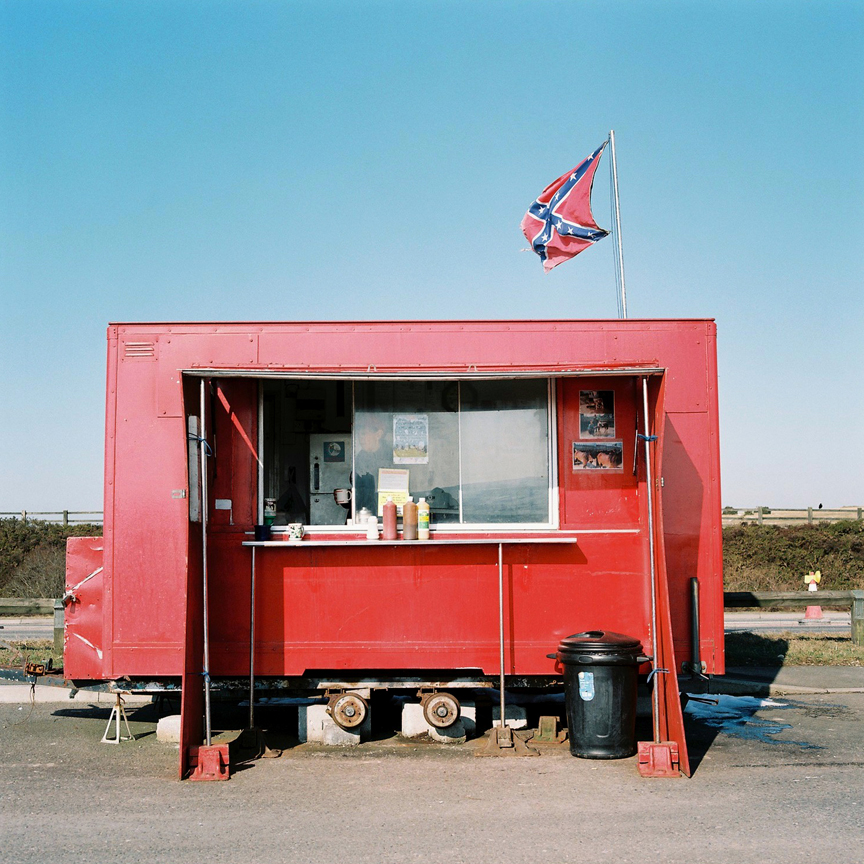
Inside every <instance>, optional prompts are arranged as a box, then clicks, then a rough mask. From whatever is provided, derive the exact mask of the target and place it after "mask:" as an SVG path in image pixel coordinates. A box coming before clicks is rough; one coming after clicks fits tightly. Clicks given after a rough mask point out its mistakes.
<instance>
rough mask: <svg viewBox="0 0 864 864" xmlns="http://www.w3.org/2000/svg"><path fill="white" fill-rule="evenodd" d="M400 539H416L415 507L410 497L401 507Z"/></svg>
mask: <svg viewBox="0 0 864 864" xmlns="http://www.w3.org/2000/svg"><path fill="white" fill-rule="evenodd" d="M402 539H403V540H416V539H417V505H416V504H415V503H414V499H413V498H412V497H411V496H410V495H409V496H408V500H407V501H406V502H405V503H404V504H403V505H402Z"/></svg>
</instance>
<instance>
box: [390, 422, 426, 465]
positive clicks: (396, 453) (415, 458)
mask: <svg viewBox="0 0 864 864" xmlns="http://www.w3.org/2000/svg"><path fill="white" fill-rule="evenodd" d="M393 464H394V465H428V464H429V416H428V415H427V414H394V415H393Z"/></svg>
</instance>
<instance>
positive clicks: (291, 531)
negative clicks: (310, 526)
mask: <svg viewBox="0 0 864 864" xmlns="http://www.w3.org/2000/svg"><path fill="white" fill-rule="evenodd" d="M288 539H289V540H302V539H303V523H302V522H292V523H291V524H290V525H289V526H288Z"/></svg>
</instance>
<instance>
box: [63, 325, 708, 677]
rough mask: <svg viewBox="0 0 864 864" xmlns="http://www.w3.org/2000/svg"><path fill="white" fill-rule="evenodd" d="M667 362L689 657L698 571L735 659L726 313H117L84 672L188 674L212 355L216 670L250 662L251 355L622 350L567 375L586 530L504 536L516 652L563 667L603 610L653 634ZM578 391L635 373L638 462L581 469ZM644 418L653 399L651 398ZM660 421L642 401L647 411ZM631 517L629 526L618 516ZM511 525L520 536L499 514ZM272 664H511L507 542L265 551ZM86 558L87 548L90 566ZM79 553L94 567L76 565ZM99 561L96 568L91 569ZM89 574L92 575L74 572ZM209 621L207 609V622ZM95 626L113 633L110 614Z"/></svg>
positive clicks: (70, 643)
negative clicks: (501, 637) (521, 538)
mask: <svg viewBox="0 0 864 864" xmlns="http://www.w3.org/2000/svg"><path fill="white" fill-rule="evenodd" d="M649 366H650V367H662V368H663V369H665V370H666V371H665V413H664V421H663V423H662V428H659V429H655V430H653V431H654V432H656V433H658V434H659V435H660V436H661V439H662V440H661V442H660V443H661V444H662V446H663V488H662V509H663V526H664V533H663V546H664V549H665V555H666V561H667V566H668V573H669V605H670V610H671V616H672V629H673V634H674V645H675V651H676V656H677V660H678V663H679V668H680V662H681V660H686V659H688V658H689V648H690V646H689V641H690V632H689V579H690V577H691V576H698V577H699V579H700V583H701V588H702V592H701V604H702V608H701V610H700V618H701V623H702V643H701V654H702V659H703V660H705V661H707V664H708V669H709V671H711V672H717V673H720V672H722V671H723V653H722V652H723V608H722V607H723V604H722V562H721V549H720V540H721V538H720V524H721V523H720V488H719V442H718V420H717V373H716V351H715V328H714V324H713V322H711V321H703V320H698V321H633V320H630V321H536V322H516V321H514V322H414V323H410V322H378V323H330V324H328V323H284V324H280V323H243V324H230V325H225V324H149V325H147V324H117V325H112V326H111V327H110V328H109V331H108V389H107V413H106V478H105V537H104V561H103V563H104V571H103V574H102V577H101V580H102V581H101V596H100V599H99V610H100V613H99V614H100V615H101V621H100V627H99V629H98V633H99V638H100V639H101V640H102V642H101V644H100V645H98V646H97V647H98V648H99V651H101V657H100V658H99V660H98V662H96V661H94V656H95V655H94V652H93V651H89V650H88V651H85V650H84V647H86V646H84V647H82V646H79V645H78V644H77V642H79V641H80V640H69V639H67V653H66V670H67V673H66V674H67V675H68V676H69V677H72V678H114V677H118V676H122V675H129V676H160V675H161V676H167V675H180V674H181V673H182V671H183V669H184V644H186V643H187V642H188V640H187V631H188V628H189V627H191V626H193V625H194V621H193V620H192V619H194V616H191V617H190V614H189V611H190V608H189V607H187V603H189V602H193V603H194V602H200V599H196V598H195V597H192V600H191V601H190V591H189V584H190V579H191V580H193V581H194V579H195V578H196V574H198V573H199V572H200V571H199V568H200V561H199V557H200V550H199V549H198V548H197V547H198V546H200V541H198V539H197V538H198V536H199V534H198V532H197V530H196V529H197V526H194V525H193V526H190V524H189V521H188V506H189V500H188V498H187V497H182V496H183V495H185V494H188V478H187V441H186V437H187V433H186V415H187V414H190V413H191V414H197V413H198V407H199V406H198V404H197V399H198V389H197V381H195V380H190V379H189V377H188V376H187V379H186V380H185V381H184V376H183V374H182V373H183V370H202V369H212V370H220V371H221V373H222V374H221V376H220V374H219V373H218V372H214V373H213V375H212V378H213V379H214V387H213V393H212V395H209V394H208V412H209V419H208V423H209V424H210V425H211V426H212V431H213V432H214V433H215V441H216V445H215V451H216V456H215V458H214V460H212V461H213V469H214V474H213V475H212V476H211V481H210V483H211V487H210V492H211V499H212V500H215V499H216V498H226V499H231V501H232V509H231V510H230V511H227V510H212V509H211V517H212V518H211V521H210V525H209V536H210V544H209V547H208V557H209V565H210V574H211V576H210V596H211V603H210V623H211V656H212V672H213V674H214V675H237V674H245V673H246V672H248V632H249V631H248V626H249V578H250V567H249V563H250V552H249V550H248V549H247V548H244V547H241V545H240V544H241V542H242V541H243V540H244V539H249V538H248V535H247V532H249V531H251V529H252V525H253V524H254V522H255V510H256V500H257V456H258V454H257V453H256V447H257V441H258V429H257V416H258V415H257V399H258V384H257V381H256V380H255V379H254V378H231V377H230V375H231V373H232V371H236V370H262V371H267V370H269V371H286V372H291V371H293V372H298V373H302V372H310V371H321V372H341V373H345V374H349V373H351V372H356V373H358V374H360V373H362V374H364V375H367V374H372V375H374V374H384V373H396V372H411V373H415V374H416V373H418V372H423V371H428V372H430V373H433V372H439V373H440V372H444V371H448V372H452V373H453V374H454V375H458V374H459V373H460V372H467V371H469V370H471V371H472V372H476V373H483V372H489V373H490V374H491V373H493V372H495V371H502V370H519V371H531V370H536V371H537V375H538V377H555V372H556V371H559V372H562V373H563V372H564V371H568V372H570V371H573V370H577V371H578V370H580V369H581V370H585V369H608V370H609V372H610V374H609V375H608V376H606V375H604V376H601V377H590V378H579V377H561V378H559V380H558V384H557V421H558V427H557V434H558V476H559V504H560V510H559V516H560V528H561V529H562V530H565V529H566V530H567V531H568V532H569V531H577V532H580V533H579V534H578V542H577V544H576V545H575V546H545V547H544V546H521V547H520V546H508V547H505V582H506V601H507V602H506V614H505V619H506V620H505V631H506V634H507V637H508V638H507V645H508V649H507V659H506V663H507V671H508V672H510V673H516V674H549V673H553V672H554V663H553V661H550V660H548V659H547V658H546V656H545V655H546V654H547V653H549V652H550V651H552V650H554V648H555V646H556V644H557V641H558V640H559V639H560V638H561V637H563V636H566V635H568V634H570V633H573V632H576V631H578V630H580V629H586V628H606V629H610V630H616V631H619V632H623V633H628V634H630V635H633V636H635V637H638V638H640V639H642V640H643V641H644V642H646V644H647V642H648V640H649V639H650V636H651V634H650V633H649V630H648V628H649V621H650V615H649V609H650V600H649V591H650V589H649V584H648V580H647V577H646V573H647V569H648V548H647V509H646V495H645V488H644V485H645V476H644V465H642V464H641V463H640V464H639V468H638V470H637V474H636V476H634V475H633V470H632V468H633V463H634V448H635V447H636V437H635V432H636V422H637V405H639V404H641V403H640V399H641V391H640V390H639V389H638V387H637V381H638V379H637V378H635V377H634V376H633V375H616V374H612V373H614V372H616V371H620V370H621V369H622V368H633V367H649ZM580 389H613V390H615V392H616V429H620V430H621V431H619V432H618V433H617V435H616V437H619V438H621V439H622V440H623V446H624V470H623V472H621V473H614V472H605V471H600V472H585V471H579V472H574V471H573V470H572V465H571V461H570V460H571V449H570V446H571V442H572V440H574V439H575V438H576V437H577V436H576V435H575V430H576V426H577V424H578V422H579V418H578V399H579V390H580ZM639 416H640V417H641V414H640V415H639ZM639 422H640V424H641V422H642V421H641V419H640V421H639ZM609 532H612V533H609ZM496 536H506V532H500V533H498V534H496ZM259 563H260V567H259V582H258V603H257V604H256V610H257V615H258V621H259V624H258V627H257V632H258V634H259V636H258V642H257V647H256V655H257V656H256V667H257V673H258V674H259V675H267V674H273V675H296V674H302V673H303V672H305V671H308V670H316V669H339V668H348V669H385V670H386V669H452V668H464V667H468V668H476V669H480V670H483V671H484V672H486V673H488V674H492V673H497V671H498V654H497V651H498V647H497V646H498V623H497V550H496V548H495V547H494V546H488V547H485V546H479V547H475V546H461V547H460V546H439V547H437V548H436V547H435V544H434V542H432V543H430V544H429V545H424V546H422V547H421V546H412V547H407V546H406V547H405V548H393V547H375V546H374V544H370V546H369V547H368V548H367V547H361V548H359V549H358V548H332V549H326V548H319V547H315V548H311V547H310V548H306V549H304V548H300V549H294V548H291V549H272V550H271V549H268V550H265V551H264V552H263V553H259ZM82 566H83V565H82ZM70 568H72V571H74V570H75V565H74V564H72V563H70ZM84 575H86V574H84ZM67 578H68V580H69V581H70V582H71V583H74V581H75V579H76V578H77V573H76V572H70V574H69V576H68V577H67ZM190 622H191V623H190ZM94 632H97V631H95V630H94Z"/></svg>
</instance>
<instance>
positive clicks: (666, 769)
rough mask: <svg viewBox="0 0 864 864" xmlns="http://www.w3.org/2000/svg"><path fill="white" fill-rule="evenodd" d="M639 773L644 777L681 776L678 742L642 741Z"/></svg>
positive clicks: (640, 743) (640, 744)
mask: <svg viewBox="0 0 864 864" xmlns="http://www.w3.org/2000/svg"><path fill="white" fill-rule="evenodd" d="M639 773H640V774H641V775H642V776H643V777H680V776H681V771H680V769H679V767H678V743H677V742H676V741H661V742H659V743H655V742H653V741H640V742H639Z"/></svg>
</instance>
